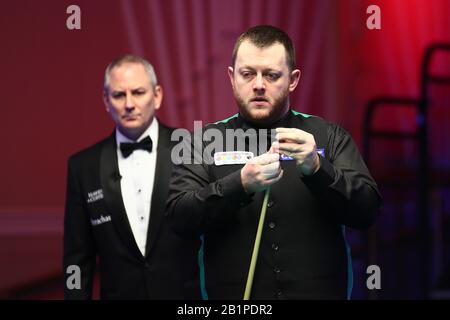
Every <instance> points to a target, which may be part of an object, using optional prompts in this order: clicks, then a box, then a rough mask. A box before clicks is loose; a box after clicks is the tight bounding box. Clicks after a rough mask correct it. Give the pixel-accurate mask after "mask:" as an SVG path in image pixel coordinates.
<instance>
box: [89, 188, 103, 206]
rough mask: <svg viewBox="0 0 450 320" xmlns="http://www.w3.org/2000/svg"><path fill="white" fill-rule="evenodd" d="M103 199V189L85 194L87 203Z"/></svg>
mask: <svg viewBox="0 0 450 320" xmlns="http://www.w3.org/2000/svg"><path fill="white" fill-rule="evenodd" d="M101 199H103V189H98V190H95V191H92V192H88V194H87V203H92V202H95V201H99V200H101Z"/></svg>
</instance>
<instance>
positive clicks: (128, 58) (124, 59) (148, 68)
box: [103, 54, 158, 92]
mask: <svg viewBox="0 0 450 320" xmlns="http://www.w3.org/2000/svg"><path fill="white" fill-rule="evenodd" d="M124 63H137V64H141V65H143V66H144V69H145V72H147V75H148V77H149V79H150V83H151V85H152V87H153V89H154V88H155V87H156V86H157V85H158V79H157V78H156V73H155V69H154V68H153V66H152V65H151V64H150V62H148V61H147V60H146V59H144V58H142V57H139V56H135V55H131V54H127V55H124V56H121V57H119V58H116V59H114V60H113V61H112V62H111V63H110V64H109V65H108V67H106V70H105V76H104V78H103V90H104V92H108V89H109V78H110V75H111V71H112V69H114V68H115V67H119V66H121V65H122V64H124Z"/></svg>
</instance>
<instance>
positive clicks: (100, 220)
mask: <svg viewBox="0 0 450 320" xmlns="http://www.w3.org/2000/svg"><path fill="white" fill-rule="evenodd" d="M110 221H111V216H109V215H108V216H103V215H101V216H100V218H98V219H91V224H92V225H93V226H94V227H95V226H98V225H101V224H104V223H106V222H110Z"/></svg>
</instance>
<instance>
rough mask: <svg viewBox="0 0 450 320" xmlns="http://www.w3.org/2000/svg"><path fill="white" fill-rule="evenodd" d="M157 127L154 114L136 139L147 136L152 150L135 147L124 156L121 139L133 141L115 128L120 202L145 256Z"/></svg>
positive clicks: (156, 145) (156, 144)
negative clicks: (119, 176) (145, 128)
mask: <svg viewBox="0 0 450 320" xmlns="http://www.w3.org/2000/svg"><path fill="white" fill-rule="evenodd" d="M158 127H159V125H158V121H157V120H156V118H153V121H152V123H151V125H150V126H149V127H148V128H147V130H146V131H145V132H144V133H143V134H142V135H141V136H140V137H139V138H138V139H137V142H139V141H141V140H142V139H144V138H145V137H147V136H150V138H151V139H152V142H153V146H152V152H148V151H146V150H135V151H133V153H131V154H130V155H129V156H128V157H127V158H124V157H123V155H122V152H121V151H120V143H121V142H135V141H133V140H130V139H128V138H127V137H125V136H124V135H123V134H122V133H121V132H120V131H119V130H118V129H117V128H116V141H117V159H118V160H119V172H120V175H121V176H122V179H121V180H120V188H121V191H122V199H123V204H124V206H125V210H126V212H127V216H128V221H129V222H130V226H131V230H132V231H133V235H134V239H135V240H136V243H137V245H138V247H139V250H140V251H141V253H142V255H143V256H145V245H146V243H147V230H148V226H149V221H150V208H151V202H152V192H153V182H154V180H155V168H156V150H157V148H158Z"/></svg>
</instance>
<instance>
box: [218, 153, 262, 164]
mask: <svg viewBox="0 0 450 320" xmlns="http://www.w3.org/2000/svg"><path fill="white" fill-rule="evenodd" d="M253 157H254V155H253V152H247V151H227V152H216V153H214V164H215V165H216V166H223V165H227V164H246V163H247V161H248V160H250V159H252V158H253Z"/></svg>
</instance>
